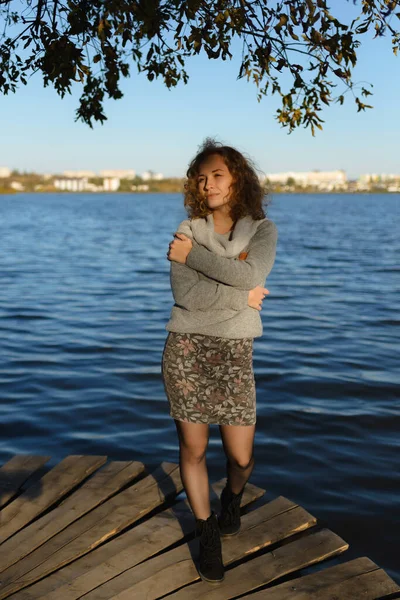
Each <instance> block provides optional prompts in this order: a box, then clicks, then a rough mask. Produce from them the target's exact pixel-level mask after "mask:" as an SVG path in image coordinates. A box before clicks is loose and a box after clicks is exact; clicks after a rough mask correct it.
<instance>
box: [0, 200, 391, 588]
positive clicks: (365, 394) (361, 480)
mask: <svg viewBox="0 0 400 600" xmlns="http://www.w3.org/2000/svg"><path fill="white" fill-rule="evenodd" d="M399 209H400V195H350V194H349V195H276V196H274V197H273V201H272V204H271V205H270V206H269V208H268V216H269V218H271V219H272V220H273V221H274V222H275V223H276V225H277V227H278V232H279V239H278V248H277V258H276V262H275V266H274V268H273V271H272V273H271V275H270V276H269V277H268V281H267V287H268V289H269V291H270V295H269V296H267V298H266V299H265V301H264V305H263V309H262V313H261V316H262V321H263V326H264V333H263V336H262V337H260V338H256V339H255V341H254V371H255V378H256V386H257V414H258V420H257V431H256V445H255V452H256V455H255V456H256V466H255V469H254V471H253V475H252V477H251V482H252V483H254V484H255V485H258V486H260V487H262V488H265V489H266V490H267V492H266V496H265V498H266V499H272V498H273V497H276V496H278V495H283V496H286V497H287V498H289V499H290V500H293V501H294V502H297V503H298V504H300V505H302V506H303V507H304V508H306V509H307V510H308V511H309V512H311V513H312V514H313V515H314V516H316V517H318V518H319V519H320V520H321V522H322V523H323V524H324V525H326V526H327V527H329V528H330V529H331V530H332V531H335V532H336V533H337V534H339V535H340V536H342V537H343V538H344V539H345V540H346V541H347V542H348V543H349V544H350V549H349V550H348V551H346V552H345V553H344V554H343V556H342V557H341V558H340V559H335V560H336V561H337V562H345V561H347V560H350V559H352V558H354V557H357V556H368V557H369V558H371V559H372V560H374V561H375V562H376V563H377V564H378V565H379V566H380V567H382V568H384V569H385V570H386V571H387V572H388V573H389V575H391V576H392V577H393V578H394V579H395V580H396V581H397V582H398V583H400V559H399V556H400V552H399V542H400V518H399V512H400V511H399V500H400V480H399V454H400V453H399V447H400V435H399V431H400V400H399V397H400V394H399V391H400V387H399V383H400V353H399V337H398V336H399V325H400V316H399V310H400V294H399V292H400V276H399V275H400V267H399V257H400V236H399V222H400V218H399V217H400V210H399ZM0 215H1V219H0V282H1V288H0V328H1V331H0V335H1V343H0V353H1V363H0V389H1V397H0V463H1V464H3V463H4V462H5V461H7V460H8V459H9V458H10V457H11V456H12V455H14V454H18V453H30V454H48V455H51V456H52V460H51V462H49V463H48V464H49V465H50V466H52V465H54V464H55V463H56V462H57V461H59V460H61V459H62V458H64V457H65V456H66V455H67V454H107V455H108V456H109V457H110V458H112V459H120V460H129V459H135V460H140V461H142V462H144V463H145V464H146V466H147V468H148V469H150V470H152V469H153V468H155V466H156V465H158V464H160V462H161V461H163V460H167V461H172V462H178V444H177V439H176V430H175V426H174V422H173V420H172V419H171V417H170V416H169V412H168V406H167V400H166V396H165V392H164V388H163V383H162V379H161V356H162V350H163V346H164V342H165V338H166V336H167V332H166V330H165V324H166V322H167V320H168V318H169V313H170V309H171V306H172V304H173V298H172V294H171V290H170V286H169V268H170V263H169V261H168V259H167V257H166V252H167V250H168V244H169V242H170V241H171V240H172V235H173V233H174V231H175V230H176V227H177V225H178V223H179V222H180V221H181V220H182V219H184V218H186V213H185V210H184V208H183V202H182V198H181V196H180V195H179V194H153V195H151V194H150V195H129V194H126V195H124V194H118V195H111V194H110V195H107V194H105V195H85V194H77V195H62V194H46V195H45V194H43V195H40V194H36V195H29V194H26V195H23V194H21V195H15V196H0ZM210 434H211V435H210V445H209V451H208V469H209V474H210V479H211V481H215V480H217V479H219V478H221V477H224V475H225V473H224V466H225V460H224V455H223V451H222V445H221V441H220V438H219V431H218V427H217V426H216V425H213V426H211V430H210ZM331 562H332V564H334V562H335V561H331Z"/></svg>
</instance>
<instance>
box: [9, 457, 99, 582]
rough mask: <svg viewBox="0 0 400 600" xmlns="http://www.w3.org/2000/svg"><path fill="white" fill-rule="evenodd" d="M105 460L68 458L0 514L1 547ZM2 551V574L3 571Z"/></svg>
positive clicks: (97, 458)
mask: <svg viewBox="0 0 400 600" xmlns="http://www.w3.org/2000/svg"><path fill="white" fill-rule="evenodd" d="M106 460H107V457H106V456H67V457H66V458H64V460H62V461H61V462H60V463H59V464H58V465H56V466H55V467H54V468H53V469H51V471H49V472H48V473H46V474H45V475H44V476H43V477H42V478H41V479H39V481H37V482H35V483H34V484H33V485H31V486H29V487H28V488H27V489H26V490H25V491H24V492H23V493H22V494H21V495H20V496H18V498H16V499H15V500H13V501H12V502H11V504H8V505H7V506H6V507H5V508H3V509H2V510H1V511H0V543H2V542H4V541H5V540H7V539H8V538H9V537H11V536H12V535H13V534H14V533H16V532H17V531H19V530H20V529H22V528H23V527H25V525H27V524H28V523H30V522H31V521H33V519H34V518H35V517H38V516H39V515H40V514H42V513H43V512H44V511H45V510H46V509H48V508H49V507H51V506H53V505H54V504H55V503H56V502H57V501H58V500H60V498H62V497H63V496H64V495H65V494H67V493H68V492H69V491H71V490H72V489H73V488H74V487H75V486H76V485H78V484H79V483H81V481H83V480H84V479H86V477H88V476H89V475H91V474H92V473H93V471H96V469H98V468H99V467H101V465H103V464H104V463H105V462H106ZM2 562H3V561H2V558H1V547H0V572H1V571H2V570H3V569H2Z"/></svg>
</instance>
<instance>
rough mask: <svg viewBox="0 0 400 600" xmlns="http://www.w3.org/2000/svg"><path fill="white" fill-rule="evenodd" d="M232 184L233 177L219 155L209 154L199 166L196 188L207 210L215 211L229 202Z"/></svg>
mask: <svg viewBox="0 0 400 600" xmlns="http://www.w3.org/2000/svg"><path fill="white" fill-rule="evenodd" d="M232 183H233V177H232V175H231V174H230V172H229V169H228V167H227V166H226V164H225V161H224V159H223V158H222V156H220V155H219V154H211V155H210V156H208V157H207V158H206V159H205V160H204V161H203V162H202V163H201V164H200V167H199V174H198V176H197V186H198V190H199V192H200V194H201V196H203V197H204V198H205V201H206V204H207V206H208V207H209V208H211V209H216V208H219V207H220V206H223V205H224V204H227V203H228V202H229V199H230V195H231V184H232Z"/></svg>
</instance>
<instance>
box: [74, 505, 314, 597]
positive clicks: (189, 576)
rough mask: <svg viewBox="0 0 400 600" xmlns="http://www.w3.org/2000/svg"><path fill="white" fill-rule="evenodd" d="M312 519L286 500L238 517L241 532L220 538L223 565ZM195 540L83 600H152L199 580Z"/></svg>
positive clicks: (294, 531) (127, 573) (297, 528)
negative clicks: (195, 561) (221, 540)
mask: <svg viewBox="0 0 400 600" xmlns="http://www.w3.org/2000/svg"><path fill="white" fill-rule="evenodd" d="M315 523H316V519H315V518H314V517H313V516H312V515H310V514H309V513H307V512H306V511H305V510H304V509H303V508H301V507H299V506H297V505H296V504H294V503H293V502H291V501H290V500H288V499H287V498H283V497H279V498H276V499H275V500H272V502H269V503H268V504H265V505H264V506H261V507H260V508H258V509H257V510H254V511H253V512H251V513H248V514H247V515H244V516H243V517H242V529H241V531H240V533H239V534H238V535H236V536H234V537H232V538H224V539H223V542H222V557H223V561H224V565H228V564H230V563H231V562H234V561H236V560H240V559H242V558H244V557H245V556H248V555H249V554H251V553H253V552H256V551H257V550H259V549H260V548H264V547H266V546H269V545H270V544H273V543H275V542H277V541H280V540H283V539H285V538H287V537H290V536H291V535H293V534H295V533H297V532H299V531H303V530H305V529H307V528H309V527H312V526H313V525H315ZM197 547H198V540H192V541H191V542H190V543H189V544H184V545H182V546H179V547H177V548H174V549H173V550H170V551H169V552H165V553H163V554H161V555H159V556H156V557H155V558H152V559H150V560H147V561H146V562H144V563H141V564H140V565H137V566H136V567H133V568H132V569H128V570H127V571H125V572H124V573H122V574H121V575H120V576H119V577H115V578H114V579H112V580H111V581H109V582H107V583H105V584H103V585H101V586H100V587H97V588H96V589H95V590H93V592H90V593H89V594H86V595H85V600H109V599H111V598H113V599H115V600H116V599H118V600H143V598H146V600H152V599H155V598H158V597H160V596H162V595H163V594H167V593H169V592H172V591H174V590H177V589H178V588H179V587H181V586H183V585H185V584H188V583H191V582H192V581H195V580H196V579H199V574H198V572H197V569H196V566H195V564H194V562H193V557H195V558H196V554H197Z"/></svg>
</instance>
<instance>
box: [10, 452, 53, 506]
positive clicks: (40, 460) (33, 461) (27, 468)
mask: <svg viewBox="0 0 400 600" xmlns="http://www.w3.org/2000/svg"><path fill="white" fill-rule="evenodd" d="M50 458H51V457H50V456H31V455H30V454H20V455H17V456H13V457H12V458H10V460H9V461H8V462H6V463H5V464H4V465H3V466H2V467H1V468H0V508H1V507H2V506H4V505H5V504H7V502H9V501H10V500H11V499H12V498H14V497H15V496H16V495H17V494H18V492H19V490H20V488H21V486H22V485H23V484H24V483H25V481H26V480H27V479H28V478H29V477H30V476H31V475H33V473H35V472H36V471H37V470H38V469H40V467H43V465H45V464H46V463H47V461H48V460H50Z"/></svg>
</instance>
